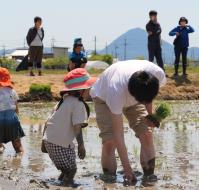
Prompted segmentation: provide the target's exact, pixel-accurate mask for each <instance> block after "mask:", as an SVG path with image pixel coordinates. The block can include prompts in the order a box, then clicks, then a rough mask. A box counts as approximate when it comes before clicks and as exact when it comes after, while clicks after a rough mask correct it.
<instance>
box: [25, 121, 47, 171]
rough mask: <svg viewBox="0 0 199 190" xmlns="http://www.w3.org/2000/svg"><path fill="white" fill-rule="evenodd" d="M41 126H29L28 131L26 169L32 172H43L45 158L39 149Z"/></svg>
mask: <svg viewBox="0 0 199 190" xmlns="http://www.w3.org/2000/svg"><path fill="white" fill-rule="evenodd" d="M41 138H42V126H41V124H40V125H35V126H34V125H31V126H30V129H29V141H28V142H29V143H28V152H29V155H28V156H29V164H28V168H29V169H31V170H32V171H34V172H43V171H44V169H45V158H44V154H42V152H41V150H40V148H41Z"/></svg>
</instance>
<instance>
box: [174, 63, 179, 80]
mask: <svg viewBox="0 0 199 190" xmlns="http://www.w3.org/2000/svg"><path fill="white" fill-rule="evenodd" d="M174 68H175V73H174V76H176V77H177V76H178V68H179V66H178V65H175V66H174Z"/></svg>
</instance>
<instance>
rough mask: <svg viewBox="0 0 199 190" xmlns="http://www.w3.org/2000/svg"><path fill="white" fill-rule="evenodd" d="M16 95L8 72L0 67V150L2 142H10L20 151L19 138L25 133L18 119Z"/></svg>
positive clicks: (21, 149) (1, 149)
mask: <svg viewBox="0 0 199 190" xmlns="http://www.w3.org/2000/svg"><path fill="white" fill-rule="evenodd" d="M18 99H19V98H18V95H17V93H16V91H15V90H14V89H13V85H12V82H11V79H10V73H9V71H8V70H7V69H5V68H2V67H0V152H1V153H2V152H3V150H4V149H5V148H4V145H3V143H8V142H12V145H13V147H14V149H15V151H16V153H22V152H23V151H24V150H23V146H22V144H21V140H20V138H22V137H24V136H25V134H24V132H23V129H22V127H21V124H20V122H19V119H18V116H17V114H18V106H17V101H18Z"/></svg>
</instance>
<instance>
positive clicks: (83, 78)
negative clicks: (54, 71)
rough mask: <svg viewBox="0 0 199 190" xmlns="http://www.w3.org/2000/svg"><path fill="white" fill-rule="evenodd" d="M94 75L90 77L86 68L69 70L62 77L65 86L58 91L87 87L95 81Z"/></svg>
mask: <svg viewBox="0 0 199 190" xmlns="http://www.w3.org/2000/svg"><path fill="white" fill-rule="evenodd" d="M96 80H97V78H96V77H90V75H89V74H88V72H87V71H86V69H84V68H77V69H74V70H72V71H70V72H69V73H68V74H67V75H66V76H65V78H64V84H65V88H64V89H63V90H62V91H61V92H60V93H61V94H62V93H63V92H68V91H74V90H84V89H89V88H91V87H92V85H93V84H94V83H95V82H96Z"/></svg>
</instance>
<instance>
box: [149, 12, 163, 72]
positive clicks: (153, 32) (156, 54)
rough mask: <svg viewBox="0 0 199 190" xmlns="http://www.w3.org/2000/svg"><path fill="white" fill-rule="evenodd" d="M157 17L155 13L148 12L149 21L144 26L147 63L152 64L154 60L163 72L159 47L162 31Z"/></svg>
mask: <svg viewBox="0 0 199 190" xmlns="http://www.w3.org/2000/svg"><path fill="white" fill-rule="evenodd" d="M157 15H158V13H157V11H150V12H149V18H150V21H149V22H148V23H147V25H146V31H147V33H148V52H149V61H151V62H153V61H154V58H156V61H157V64H158V66H159V67H160V68H162V69H163V70H164V63H163V59H162V47H161V33H162V29H161V26H160V24H159V23H158V19H157Z"/></svg>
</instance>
